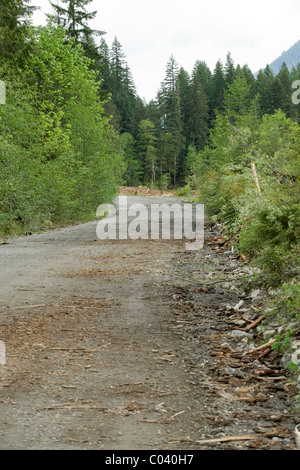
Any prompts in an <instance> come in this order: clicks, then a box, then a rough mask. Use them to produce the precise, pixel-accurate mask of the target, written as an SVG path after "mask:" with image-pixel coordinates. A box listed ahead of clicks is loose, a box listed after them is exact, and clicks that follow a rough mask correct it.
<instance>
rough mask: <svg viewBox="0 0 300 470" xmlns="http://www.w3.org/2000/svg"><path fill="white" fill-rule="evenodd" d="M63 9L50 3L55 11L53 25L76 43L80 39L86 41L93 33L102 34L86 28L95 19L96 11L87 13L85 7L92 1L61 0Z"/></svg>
mask: <svg viewBox="0 0 300 470" xmlns="http://www.w3.org/2000/svg"><path fill="white" fill-rule="evenodd" d="M61 1H62V3H63V4H64V5H65V8H64V7H62V6H61V5H58V4H55V3H53V2H52V1H50V4H51V6H52V8H53V9H54V11H55V15H54V17H53V19H54V23H55V24H57V25H59V26H62V27H63V28H64V29H65V30H66V31H67V34H68V36H69V37H70V38H74V39H75V40H76V41H77V42H80V41H81V40H82V39H85V40H87V39H88V38H90V37H91V36H93V35H94V34H95V33H97V34H104V33H103V31H96V30H93V29H91V28H90V27H89V26H88V21H90V20H92V19H94V18H95V16H96V14H97V11H92V12H88V11H87V6H88V5H89V4H90V3H91V2H92V1H93V0H61Z"/></svg>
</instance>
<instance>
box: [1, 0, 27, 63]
mask: <svg viewBox="0 0 300 470" xmlns="http://www.w3.org/2000/svg"><path fill="white" fill-rule="evenodd" d="M29 2H30V0H1V3H0V63H3V62H4V61H5V60H7V59H9V60H12V61H14V62H15V63H16V64H20V63H22V62H23V61H24V60H25V59H26V57H28V54H29V52H30V47H31V43H30V42H29V41H28V38H27V32H28V27H29V23H28V17H29V16H30V14H31V13H33V11H34V10H35V9H36V7H33V6H30V5H28V3H29Z"/></svg>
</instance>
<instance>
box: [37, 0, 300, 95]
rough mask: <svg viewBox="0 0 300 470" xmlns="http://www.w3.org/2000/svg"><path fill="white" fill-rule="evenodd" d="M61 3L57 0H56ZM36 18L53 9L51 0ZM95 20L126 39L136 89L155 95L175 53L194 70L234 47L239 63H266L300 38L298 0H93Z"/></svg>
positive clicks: (42, 0) (110, 35) (110, 34)
mask: <svg viewBox="0 0 300 470" xmlns="http://www.w3.org/2000/svg"><path fill="white" fill-rule="evenodd" d="M53 1H54V2H56V3H58V1H59V0H53ZM32 4H33V5H39V6H40V7H41V10H40V12H39V13H38V14H37V13H36V14H35V17H34V24H44V23H45V14H44V13H49V12H51V7H50V4H49V1H48V0H32ZM89 10H98V14H97V18H96V19H95V20H94V22H93V24H92V26H93V27H94V28H95V29H99V30H102V31H106V32H107V34H106V35H105V36H104V37H105V40H106V41H107V43H108V45H109V46H110V45H111V43H112V41H113V39H114V38H115V37H117V38H118V40H119V41H120V43H121V44H122V47H123V51H124V53H125V55H126V60H127V63H128V65H129V67H130V69H131V71H132V75H133V78H134V82H135V85H136V87H137V92H138V95H139V96H140V97H141V98H145V99H146V100H147V101H149V100H150V99H152V98H155V96H156V93H157V91H158V89H159V87H160V83H161V82H162V81H163V79H164V76H165V69H166V64H167V61H168V59H169V58H170V56H171V54H173V55H174V57H175V59H176V61H177V62H178V63H179V65H180V66H182V67H184V68H185V69H186V70H187V71H188V72H189V73H191V71H192V69H193V66H194V64H195V62H196V61H197V60H204V61H205V62H206V63H207V65H208V66H209V68H210V69H211V70H212V71H213V69H214V67H215V64H216V62H217V60H218V59H220V60H221V61H222V62H223V63H225V61H226V54H227V52H228V51H230V52H231V55H232V58H233V60H234V62H235V65H237V64H240V65H244V64H247V65H248V66H249V67H250V68H251V70H252V71H253V72H256V71H257V70H259V69H260V68H264V67H265V66H266V65H267V64H268V63H271V62H272V61H273V60H274V59H276V58H277V57H278V56H279V55H280V54H281V53H282V52H283V51H284V50H287V49H289V48H290V47H291V46H292V45H294V44H295V43H296V42H297V41H298V40H299V39H300V28H299V24H300V1H299V0H248V1H244V0H214V1H212V0H180V1H179V0H94V1H93V2H92V3H91V5H90V7H89Z"/></svg>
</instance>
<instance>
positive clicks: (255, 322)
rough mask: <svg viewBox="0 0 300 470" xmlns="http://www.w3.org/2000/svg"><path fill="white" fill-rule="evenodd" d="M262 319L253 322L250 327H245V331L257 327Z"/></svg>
mask: <svg viewBox="0 0 300 470" xmlns="http://www.w3.org/2000/svg"><path fill="white" fill-rule="evenodd" d="M263 319H264V317H259V318H258V319H257V320H255V321H253V322H252V323H251V324H250V325H248V326H246V328H245V331H248V330H252V328H254V327H255V326H256V325H258V324H259V323H260V322H261V321H262V320H263Z"/></svg>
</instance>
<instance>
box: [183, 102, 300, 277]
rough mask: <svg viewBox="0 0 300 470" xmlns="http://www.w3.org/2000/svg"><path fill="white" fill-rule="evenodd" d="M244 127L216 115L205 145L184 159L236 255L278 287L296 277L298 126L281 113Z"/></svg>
mask: <svg viewBox="0 0 300 470" xmlns="http://www.w3.org/2000/svg"><path fill="white" fill-rule="evenodd" d="M240 113H241V114H242V115H243V114H244V110H243V109H242V110H241V111H240ZM239 117H240V114H237V115H236V120H237V122H239V123H240V124H242V123H243V122H245V121H244V117H245V116H244V115H243V119H242V120H241V121H240V120H239ZM246 122H247V123H248V124H249V122H252V124H251V126H250V127H239V128H236V127H234V126H230V125H228V124H229V121H228V116H226V115H225V114H224V115H218V117H217V119H216V122H215V128H214V129H213V131H212V133H211V136H210V143H211V146H210V147H208V148H206V149H204V150H203V151H202V152H200V153H198V154H197V152H196V151H195V149H192V148H191V149H190V151H189V154H188V160H189V161H190V162H191V163H190V166H191V169H192V171H193V173H194V174H195V175H196V178H197V179H198V181H199V189H200V191H201V194H202V196H203V198H204V199H205V201H206V204H207V206H208V208H209V210H210V211H211V212H212V213H213V214H216V215H217V217H218V218H219V219H220V220H222V221H223V222H224V223H225V226H226V228H227V231H228V233H231V234H232V235H237V239H238V247H239V249H240V251H241V252H242V253H243V254H245V255H247V256H248V257H249V258H250V259H251V260H253V263H256V264H258V265H259V266H260V267H261V268H262V269H263V270H264V272H265V274H266V281H267V282H269V283H272V284H275V285H278V284H280V283H281V282H282V281H283V280H288V279H293V278H294V277H295V276H296V275H297V254H299V250H298V248H297V246H298V244H299V165H298V162H299V154H300V140H299V139H300V133H299V126H298V124H297V123H296V122H294V121H292V120H291V119H288V118H287V117H286V115H285V114H284V113H283V112H282V111H278V112H277V113H276V114H275V115H273V116H270V115H266V116H264V118H263V119H262V121H261V123H259V122H257V119H256V118H255V119H252V120H249V119H248V120H246ZM251 162H255V165H256V171H257V175H258V180H259V184H260V187H261V190H262V193H261V194H260V193H259V192H258V190H257V187H256V182H255V178H254V175H253V173H252V168H251ZM200 181H201V182H200Z"/></svg>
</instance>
